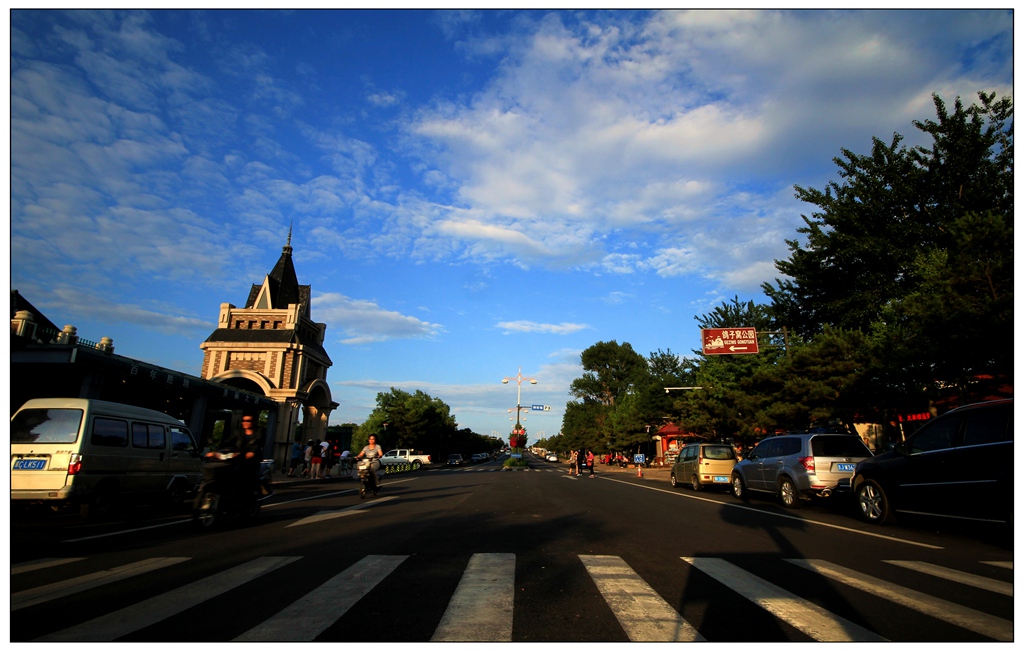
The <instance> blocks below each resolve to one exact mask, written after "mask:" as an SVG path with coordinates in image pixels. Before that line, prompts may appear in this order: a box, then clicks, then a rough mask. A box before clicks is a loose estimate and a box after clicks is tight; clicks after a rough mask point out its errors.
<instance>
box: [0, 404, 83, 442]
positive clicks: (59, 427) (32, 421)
mask: <svg viewBox="0 0 1024 651" xmlns="http://www.w3.org/2000/svg"><path fill="white" fill-rule="evenodd" d="M81 425H82V410H81V409H23V410H22V411H19V412H18V413H17V414H15V415H14V418H13V419H11V443H74V442H75V440H76V439H77V438H78V430H79V428H80V427H81Z"/></svg>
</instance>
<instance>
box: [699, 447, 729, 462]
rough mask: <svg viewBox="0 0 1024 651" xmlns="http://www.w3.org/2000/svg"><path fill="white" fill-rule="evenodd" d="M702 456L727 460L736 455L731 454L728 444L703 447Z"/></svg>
mask: <svg viewBox="0 0 1024 651" xmlns="http://www.w3.org/2000/svg"><path fill="white" fill-rule="evenodd" d="M704 458H705V459H714V460H717V461H727V460H729V459H735V458H736V457H735V455H733V452H732V448H731V447H729V446H728V445H708V446H705V447H704Z"/></svg>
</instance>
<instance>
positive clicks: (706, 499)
mask: <svg viewBox="0 0 1024 651" xmlns="http://www.w3.org/2000/svg"><path fill="white" fill-rule="evenodd" d="M601 479H604V480H606V481H612V482H615V483H617V484H623V485H624V486H634V487H636V488H646V489H647V490H651V491H657V492H659V493H665V494H666V495H674V496H676V497H682V498H686V499H690V500H697V501H699V502H707V503H709V504H714V505H716V506H726V507H729V508H732V509H742V510H744V511H752V512H754V513H760V514H761V515H768V516H772V517H775V518H782V519H784V520H795V521H796V522H803V523H804V524H816V525H818V526H821V527H828V528H829V529H838V530H839V531H845V532H847V533H855V534H859V535H861V536H869V537H871V538H881V539H882V540H885V541H887V542H896V543H903V544H905V545H914V546H916V547H924V548H926V549H945V547H939V546H937V545H929V544H928V543H922V542H917V541H916V540H906V539H903V538H894V537H892V536H883V535H882V534H880V533H873V532H871V531H861V530H860V529H851V528H850V527H843V526H840V525H838V524H830V523H828V522H819V521H818V520H808V519H807V518H798V517H796V516H795V515H786V514H784V513H773V512H771V511H762V510H761V509H755V508H754V507H752V506H744V505H743V504H730V503H729V502H719V501H718V500H713V499H711V498H710V497H698V496H697V495H686V494H685V493H680V492H679V491H677V490H674V489H673V490H667V489H664V488H656V487H654V486H644V485H643V484H637V483H634V482H631V481H623V480H621V479H613V478H611V477H602V478H601Z"/></svg>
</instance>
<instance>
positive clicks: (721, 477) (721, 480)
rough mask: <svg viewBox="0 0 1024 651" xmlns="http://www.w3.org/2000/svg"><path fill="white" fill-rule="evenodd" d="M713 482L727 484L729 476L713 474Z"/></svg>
mask: <svg viewBox="0 0 1024 651" xmlns="http://www.w3.org/2000/svg"><path fill="white" fill-rule="evenodd" d="M714 483H716V484H728V483H729V478H728V477H727V476H725V475H715V476H714Z"/></svg>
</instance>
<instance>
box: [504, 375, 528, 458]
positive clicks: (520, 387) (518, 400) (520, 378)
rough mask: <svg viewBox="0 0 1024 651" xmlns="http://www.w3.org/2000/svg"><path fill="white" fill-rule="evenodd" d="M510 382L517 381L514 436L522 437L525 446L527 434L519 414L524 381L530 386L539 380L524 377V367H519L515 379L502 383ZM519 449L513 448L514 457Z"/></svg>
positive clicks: (506, 379) (507, 379) (505, 379)
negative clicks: (520, 421)
mask: <svg viewBox="0 0 1024 651" xmlns="http://www.w3.org/2000/svg"><path fill="white" fill-rule="evenodd" d="M509 380H515V382H516V428H515V430H514V432H513V434H514V436H515V437H516V438H519V437H521V438H522V439H524V440H523V443H524V444H525V443H526V441H525V439H526V436H525V434H526V432H525V431H523V426H522V425H521V424H520V423H519V412H520V411H522V391H523V382H524V381H529V383H530V384H537V380H535V379H533V378H532V377H523V367H522V366H520V367H519V373H518V374H517V375H516V376H515V377H510V378H509V377H507V378H503V379H502V381H501V383H502V384H508V383H509ZM517 447H519V449H521V446H512V455H513V456H515V455H516V449H517ZM518 454H520V455H522V452H520V453H518Z"/></svg>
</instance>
